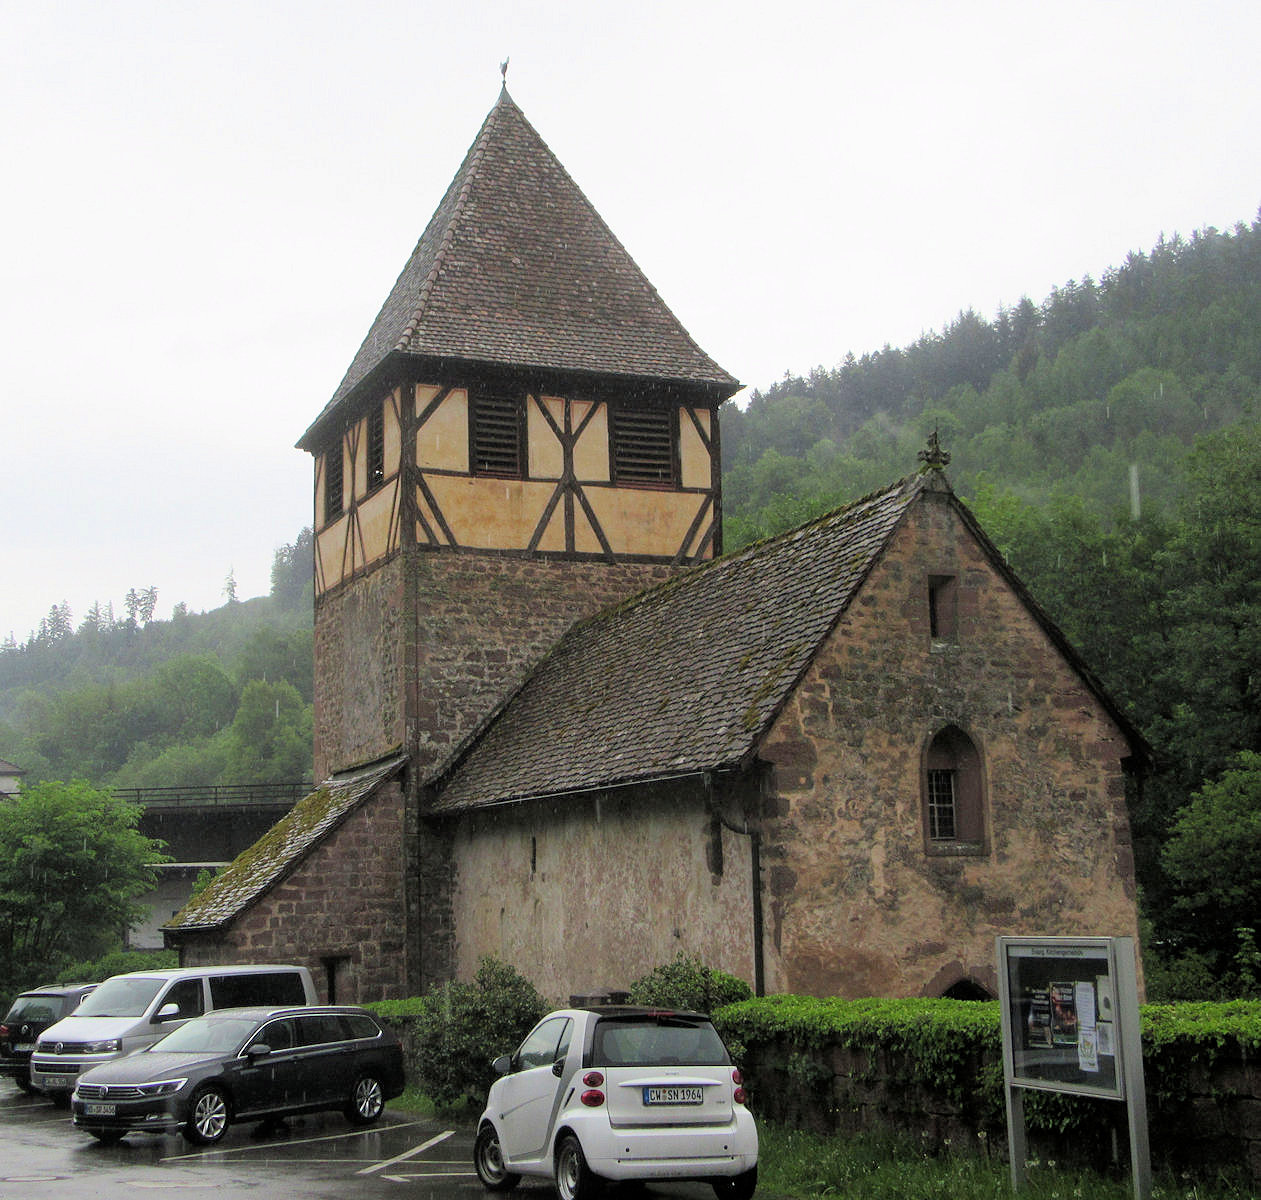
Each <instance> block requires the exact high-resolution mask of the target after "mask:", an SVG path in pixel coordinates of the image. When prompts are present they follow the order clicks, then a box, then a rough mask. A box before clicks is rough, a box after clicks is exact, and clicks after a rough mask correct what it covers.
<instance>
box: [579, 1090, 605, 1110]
mask: <svg viewBox="0 0 1261 1200" xmlns="http://www.w3.org/2000/svg"><path fill="white" fill-rule="evenodd" d="M578 1098H579V1099H580V1100H581V1101H582V1102H583V1104H585V1105H586V1106H587V1107H588V1108H599V1107H600V1105H601V1104H603V1103H604V1093H603V1092H601V1091H598V1090H597V1089H596V1088H588V1089H587V1090H586V1091H585V1092H583V1093H582V1095H581V1096H579V1097H578Z"/></svg>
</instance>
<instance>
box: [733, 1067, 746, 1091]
mask: <svg viewBox="0 0 1261 1200" xmlns="http://www.w3.org/2000/svg"><path fill="white" fill-rule="evenodd" d="M731 1082H732V1083H734V1084H735V1085H736V1087H739V1086H740V1085H741V1084H742V1083H743V1082H744V1076H743V1075H741V1074H740V1068H739V1067H736V1068H735V1069H734V1070H733V1071H732V1072H731Z"/></svg>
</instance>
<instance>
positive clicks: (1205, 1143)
mask: <svg viewBox="0 0 1261 1200" xmlns="http://www.w3.org/2000/svg"><path fill="white" fill-rule="evenodd" d="M1174 1057H1175V1061H1173V1062H1167V1061H1166V1062H1162V1063H1161V1064H1159V1065H1156V1066H1154V1067H1152V1066H1149V1067H1147V1068H1145V1075H1146V1084H1147V1114H1148V1131H1149V1138H1150V1142H1151V1153H1152V1163H1153V1166H1154V1167H1156V1168H1160V1167H1168V1168H1171V1169H1173V1170H1175V1171H1191V1172H1194V1173H1202V1172H1207V1171H1212V1172H1216V1171H1217V1170H1218V1169H1221V1168H1225V1169H1226V1170H1228V1171H1231V1172H1238V1173H1240V1174H1241V1175H1242V1176H1243V1177H1244V1180H1245V1181H1246V1182H1250V1183H1251V1185H1252V1186H1253V1187H1254V1188H1255V1189H1257V1191H1258V1194H1261V1065H1259V1064H1258V1063H1256V1062H1252V1061H1249V1059H1248V1058H1247V1055H1246V1054H1245V1053H1244V1052H1243V1050H1242V1049H1241V1048H1240V1047H1239V1046H1238V1045H1237V1044H1236V1045H1234V1046H1233V1047H1232V1046H1230V1045H1226V1046H1224V1047H1223V1048H1222V1051H1221V1053H1220V1054H1219V1055H1218V1058H1217V1061H1216V1062H1215V1063H1214V1064H1212V1065H1207V1064H1205V1063H1204V1062H1202V1061H1200V1062H1197V1061H1194V1060H1192V1061H1188V1062H1185V1063H1178V1062H1177V1061H1176V1055H1175V1056H1174ZM743 1061H744V1068H745V1074H746V1077H747V1083H748V1086H749V1088H750V1092H751V1096H752V1107H753V1109H754V1111H755V1112H756V1113H757V1115H758V1116H759V1117H763V1118H768V1119H770V1120H773V1121H777V1122H781V1123H783V1124H786V1125H790V1126H794V1127H797V1128H801V1129H810V1130H814V1131H816V1132H828V1133H830V1132H836V1133H846V1132H858V1131H877V1130H892V1131H896V1132H898V1133H903V1134H908V1135H910V1136H911V1137H913V1138H918V1139H919V1140H920V1141H921V1142H922V1144H923V1146H924V1148H925V1151H926V1152H929V1153H937V1152H942V1151H945V1150H948V1149H949V1148H951V1147H970V1148H971V1149H973V1150H975V1151H977V1152H979V1153H982V1154H989V1155H995V1156H999V1157H1001V1158H1002V1159H1004V1160H1006V1157H1007V1126H1006V1114H1005V1110H1004V1106H1003V1084H1002V1080H1003V1067H1002V1059H1001V1057H1000V1055H999V1054H998V1053H989V1052H986V1051H980V1052H978V1053H976V1054H975V1055H973V1056H972V1061H970V1062H969V1063H968V1064H967V1065H966V1066H965V1067H964V1069H962V1070H960V1071H958V1072H957V1073H956V1074H955V1075H954V1078H955V1079H956V1080H958V1083H957V1084H954V1085H953V1086H952V1087H951V1088H946V1087H937V1088H934V1087H930V1086H927V1085H925V1084H924V1083H923V1082H922V1080H921V1079H920V1078H918V1077H917V1073H916V1072H915V1071H914V1070H912V1068H911V1064H910V1063H909V1061H908V1060H907V1058H906V1057H905V1056H904V1055H901V1054H899V1053H898V1052H896V1051H893V1050H886V1049H880V1050H876V1051H868V1050H855V1049H851V1048H849V1047H845V1046H831V1047H828V1048H827V1049H826V1050H823V1051H814V1050H801V1049H799V1048H797V1047H795V1046H794V1045H793V1044H792V1043H791V1042H790V1041H787V1040H782V1041H779V1040H768V1041H754V1042H750V1043H749V1044H747V1045H746V1047H745V1052H744V1058H743ZM1025 1096H1026V1100H1025V1109H1026V1114H1027V1117H1028V1123H1029V1125H1030V1130H1029V1146H1030V1152H1031V1154H1032V1155H1034V1156H1035V1157H1038V1158H1041V1159H1043V1160H1047V1159H1050V1160H1056V1161H1061V1162H1076V1163H1083V1164H1087V1165H1090V1166H1092V1167H1094V1168H1095V1169H1097V1170H1101V1171H1109V1170H1111V1169H1114V1168H1117V1169H1122V1170H1128V1167H1129V1161H1130V1158H1129V1138H1128V1129H1127V1122H1126V1111H1125V1105H1124V1104H1123V1103H1120V1102H1118V1101H1112V1100H1099V1099H1095V1098H1093V1097H1079V1096H1061V1095H1050V1094H1047V1093H1034V1092H1028V1091H1027V1092H1026V1093H1025Z"/></svg>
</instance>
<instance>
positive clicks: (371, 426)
mask: <svg viewBox="0 0 1261 1200" xmlns="http://www.w3.org/2000/svg"><path fill="white" fill-rule="evenodd" d="M384 482H385V410H384V409H383V408H382V407H381V406H380V405H378V406H377V407H376V408H374V409H373V410H372V411H371V412H370V413H369V414H368V491H370V492H372V491H375V490H376V489H377V488H379V487H380V486H381V485H382V484H383V483H384Z"/></svg>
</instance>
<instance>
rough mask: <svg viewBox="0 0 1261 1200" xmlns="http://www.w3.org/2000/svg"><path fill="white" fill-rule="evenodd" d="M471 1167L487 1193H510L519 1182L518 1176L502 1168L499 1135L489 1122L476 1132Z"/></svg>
mask: <svg viewBox="0 0 1261 1200" xmlns="http://www.w3.org/2000/svg"><path fill="white" fill-rule="evenodd" d="M473 1166H474V1168H475V1169H476V1171H477V1178H478V1179H480V1180H481V1181H482V1186H483V1187H484V1188H485V1189H486V1190H487V1191H489V1192H510V1191H511V1190H512V1189H513V1188H514V1187H516V1186H517V1184H518V1183H520V1182H521V1176H520V1175H518V1174H516V1173H515V1172H513V1171H509V1170H508V1169H507V1167H505V1166H504V1155H503V1150H502V1148H501V1147H500V1145H499V1134H498V1133H496V1132H495V1127H494V1126H493V1125H492V1124H491V1123H490V1122H489V1121H488V1122H486V1124H485V1125H483V1126H482V1127H481V1129H479V1130H478V1131H477V1143H476V1144H475V1145H474V1147H473Z"/></svg>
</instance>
